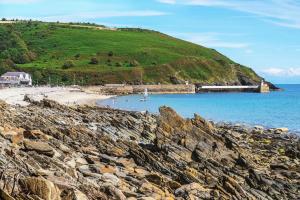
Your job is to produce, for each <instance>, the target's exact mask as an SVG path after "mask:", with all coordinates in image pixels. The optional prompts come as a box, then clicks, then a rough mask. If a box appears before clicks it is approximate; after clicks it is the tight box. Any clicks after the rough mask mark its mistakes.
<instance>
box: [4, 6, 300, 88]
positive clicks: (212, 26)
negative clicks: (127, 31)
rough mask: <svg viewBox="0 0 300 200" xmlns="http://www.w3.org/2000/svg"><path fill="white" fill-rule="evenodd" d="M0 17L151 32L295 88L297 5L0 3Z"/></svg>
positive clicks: (298, 76)
mask: <svg viewBox="0 0 300 200" xmlns="http://www.w3.org/2000/svg"><path fill="white" fill-rule="evenodd" d="M0 17H6V18H19V19H38V20H43V21H63V22H71V21H72V22H95V23H98V24H104V25H107V26H112V27H115V26H116V27H141V28H148V29H154V30H158V31H160V32H163V33H167V34H169V35H172V36H175V37H179V38H182V39H184V40H188V41H191V42H194V43H198V44H201V45H203V46H206V47H210V48H215V49H217V50H218V51H220V52H222V53H223V54H225V55H226V56H228V57H230V58H231V59H233V60H234V61H236V62H239V63H241V64H243V65H246V66H249V67H251V68H253V69H254V70H256V71H257V72H258V73H259V74H260V75H262V76H264V77H265V78H267V79H268V80H271V81H273V82H275V83H300V1H298V0H0Z"/></svg>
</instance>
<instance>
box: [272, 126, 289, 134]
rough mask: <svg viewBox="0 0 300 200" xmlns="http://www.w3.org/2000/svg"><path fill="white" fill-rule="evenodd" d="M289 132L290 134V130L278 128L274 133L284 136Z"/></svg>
mask: <svg viewBox="0 0 300 200" xmlns="http://www.w3.org/2000/svg"><path fill="white" fill-rule="evenodd" d="M287 132H289V129H288V128H284V127H283V128H276V129H275V130H274V133H275V134H282V133H287Z"/></svg>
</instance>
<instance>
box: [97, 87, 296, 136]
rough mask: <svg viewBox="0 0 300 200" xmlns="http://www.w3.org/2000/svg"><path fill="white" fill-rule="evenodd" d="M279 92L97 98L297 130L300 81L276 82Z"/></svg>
mask: <svg viewBox="0 0 300 200" xmlns="http://www.w3.org/2000/svg"><path fill="white" fill-rule="evenodd" d="M278 86H279V87H281V88H283V89H284V91H282V92H271V93H267V94H259V93H204V94H160V95H150V96H149V99H148V101H145V102H142V101H140V99H141V97H142V95H129V96H120V97H117V98H116V99H108V100H104V101H99V102H98V104H99V105H102V106H110V107H113V108H119V109H125V110H135V111H145V110H148V111H150V112H153V113H157V112H158V108H159V107H160V106H162V105H167V106H170V107H172V108H174V109H175V110H176V111H177V112H178V113H179V114H180V115H182V116H184V117H193V114H194V113H198V114H199V115H201V116H203V117H205V118H206V119H210V120H213V121H216V122H221V121H223V122H232V123H244V124H249V125H263V126H265V127H269V128H273V127H287V128H289V129H290V130H292V131H294V132H298V133H300V85H278Z"/></svg>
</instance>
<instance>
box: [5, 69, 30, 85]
mask: <svg viewBox="0 0 300 200" xmlns="http://www.w3.org/2000/svg"><path fill="white" fill-rule="evenodd" d="M0 85H30V86H31V85H32V79H31V75H30V74H28V73H25V72H6V73H5V74H3V75H2V76H1V77H0Z"/></svg>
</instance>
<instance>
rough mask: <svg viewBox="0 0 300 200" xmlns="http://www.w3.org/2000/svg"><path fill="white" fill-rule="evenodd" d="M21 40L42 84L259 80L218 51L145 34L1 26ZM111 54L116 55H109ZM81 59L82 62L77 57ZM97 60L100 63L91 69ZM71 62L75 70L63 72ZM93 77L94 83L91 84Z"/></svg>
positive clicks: (37, 25) (29, 24)
mask: <svg viewBox="0 0 300 200" xmlns="http://www.w3.org/2000/svg"><path fill="white" fill-rule="evenodd" d="M0 26H2V27H5V28H7V29H11V30H13V32H15V33H17V34H18V35H20V38H22V40H23V41H24V43H25V44H26V45H27V49H28V51H32V52H34V53H35V54H36V55H37V57H36V58H35V59H34V60H32V61H29V62H27V63H22V64H18V65H17V67H18V68H19V69H22V70H25V71H29V72H32V73H34V72H36V71H39V72H41V75H42V76H41V77H34V78H36V79H40V80H39V82H43V81H44V82H45V81H46V80H48V76H51V75H52V76H54V75H55V77H56V79H58V81H63V82H66V83H70V82H72V81H73V80H70V79H69V77H72V76H73V75H72V74H76V75H77V76H78V77H80V79H84V81H82V82H84V83H85V84H102V83H112V82H116V83H121V82H127V83H136V82H138V81H140V79H141V75H142V79H143V81H144V82H147V83H158V82H160V83H170V77H171V76H176V77H177V78H178V79H180V80H189V81H191V82H195V83H214V82H237V81H238V79H239V77H238V76H237V74H243V75H245V76H247V77H250V78H251V79H252V80H255V81H258V80H259V77H258V76H257V75H256V74H255V72H254V71H253V70H251V69H250V68H246V67H244V66H240V65H238V64H236V63H235V62H233V61H231V60H230V59H229V58H227V57H225V56H223V55H221V54H220V53H218V52H217V51H215V50H213V49H209V48H205V47H202V46H200V45H196V44H193V43H190V42H186V41H183V40H180V39H176V38H173V37H170V36H168V35H165V34H162V33H159V32H155V31H149V30H141V29H117V30H108V29H102V30H100V29H99V30H98V29H96V28H94V27H95V25H93V26H92V28H89V27H86V26H82V27H74V26H72V25H68V24H58V23H42V22H19V23H14V24H9V25H6V24H2V25H0ZM109 52H112V53H113V55H109ZM76 55H77V56H76ZM92 57H95V58H97V60H99V63H98V64H96V65H92V64H89V63H90V60H91V58H92ZM66 61H72V63H74V66H73V67H71V68H69V69H63V68H62V66H63V65H64V63H65V62H66ZM89 77H92V78H89Z"/></svg>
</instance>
